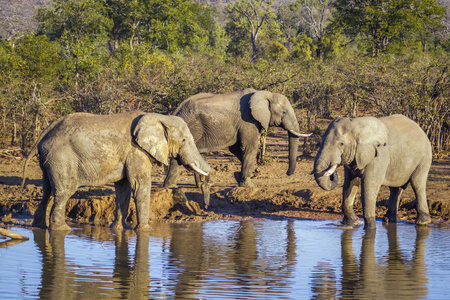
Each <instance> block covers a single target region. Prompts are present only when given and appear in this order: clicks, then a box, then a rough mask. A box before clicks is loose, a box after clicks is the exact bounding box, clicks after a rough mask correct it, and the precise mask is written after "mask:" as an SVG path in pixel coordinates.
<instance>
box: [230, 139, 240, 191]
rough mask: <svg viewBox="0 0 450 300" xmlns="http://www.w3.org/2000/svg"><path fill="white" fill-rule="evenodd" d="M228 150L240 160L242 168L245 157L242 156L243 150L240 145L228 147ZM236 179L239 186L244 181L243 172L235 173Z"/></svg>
mask: <svg viewBox="0 0 450 300" xmlns="http://www.w3.org/2000/svg"><path fill="white" fill-rule="evenodd" d="M228 149H229V150H230V152H231V153H232V154H234V155H235V156H236V157H237V159H239V161H240V162H241V166H242V162H243V155H242V149H241V146H240V144H239V143H236V144H234V145H233V146H230V147H228ZM234 179H236V181H237V182H238V184H239V183H240V182H241V180H242V172H235V173H234Z"/></svg>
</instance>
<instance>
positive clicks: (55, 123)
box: [20, 118, 62, 192]
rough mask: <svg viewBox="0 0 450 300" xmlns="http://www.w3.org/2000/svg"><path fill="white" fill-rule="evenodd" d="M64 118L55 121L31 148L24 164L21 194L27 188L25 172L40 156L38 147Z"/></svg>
mask: <svg viewBox="0 0 450 300" xmlns="http://www.w3.org/2000/svg"><path fill="white" fill-rule="evenodd" d="M61 119H62V118H59V119H58V120H56V121H54V122H53V123H52V124H50V125H49V126H48V127H47V128H46V129H45V130H44V131H43V132H42V133H41V135H39V137H38V139H37V141H36V143H34V145H33V148H31V150H30V153H28V156H27V159H26V160H25V163H24V164H23V171H22V184H21V185H20V192H23V189H24V188H25V181H26V179H27V178H26V177H25V172H26V170H27V167H28V163H29V162H30V159H31V158H33V157H34V156H36V155H37V154H38V145H39V143H40V142H41V141H42V139H43V138H44V137H45V135H46V134H47V133H48V132H49V131H50V130H52V129H53V128H54V127H55V126H56V125H57V124H58V123H59V121H60V120H61Z"/></svg>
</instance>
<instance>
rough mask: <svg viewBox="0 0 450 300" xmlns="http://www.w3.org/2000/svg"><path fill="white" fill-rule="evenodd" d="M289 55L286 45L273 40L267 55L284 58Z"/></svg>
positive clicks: (273, 57)
mask: <svg viewBox="0 0 450 300" xmlns="http://www.w3.org/2000/svg"><path fill="white" fill-rule="evenodd" d="M288 55H289V51H288V50H287V49H286V47H285V46H284V45H283V44H281V43H279V42H271V43H270V44H269V45H268V46H267V50H266V56H267V57H268V58H269V59H284V58H286V57H287V56H288Z"/></svg>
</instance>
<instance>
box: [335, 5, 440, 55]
mask: <svg viewBox="0 0 450 300" xmlns="http://www.w3.org/2000/svg"><path fill="white" fill-rule="evenodd" d="M334 7H335V9H336V11H335V13H334V14H333V17H334V21H333V27H334V28H338V29H342V30H343V32H344V33H345V34H347V35H348V36H350V37H352V38H355V37H358V36H362V37H363V39H364V40H365V41H366V42H367V43H368V44H369V48H370V49H371V51H372V54H373V55H377V54H378V53H379V52H380V51H386V50H387V49H388V45H389V44H391V43H395V42H397V43H400V42H403V41H406V40H418V41H420V42H422V43H425V41H426V39H427V36H428V35H429V34H430V32H432V31H435V30H437V29H438V28H439V27H440V20H442V19H443V17H444V10H443V8H442V6H441V5H440V4H439V3H438V2H437V1H436V0H423V1H416V0H395V1H391V0H389V1H388V0H382V1H375V0H362V1H356V0H336V3H335V5H334Z"/></svg>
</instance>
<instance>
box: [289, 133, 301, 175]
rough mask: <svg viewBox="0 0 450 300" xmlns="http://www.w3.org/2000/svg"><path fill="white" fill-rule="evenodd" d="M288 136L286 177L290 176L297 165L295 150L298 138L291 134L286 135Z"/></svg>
mask: <svg viewBox="0 0 450 300" xmlns="http://www.w3.org/2000/svg"><path fill="white" fill-rule="evenodd" d="M288 136H289V169H288V171H287V175H289V176H290V175H292V174H294V172H295V167H296V165H297V150H298V137H297V136H296V135H294V134H292V133H291V132H289V133H288Z"/></svg>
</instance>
